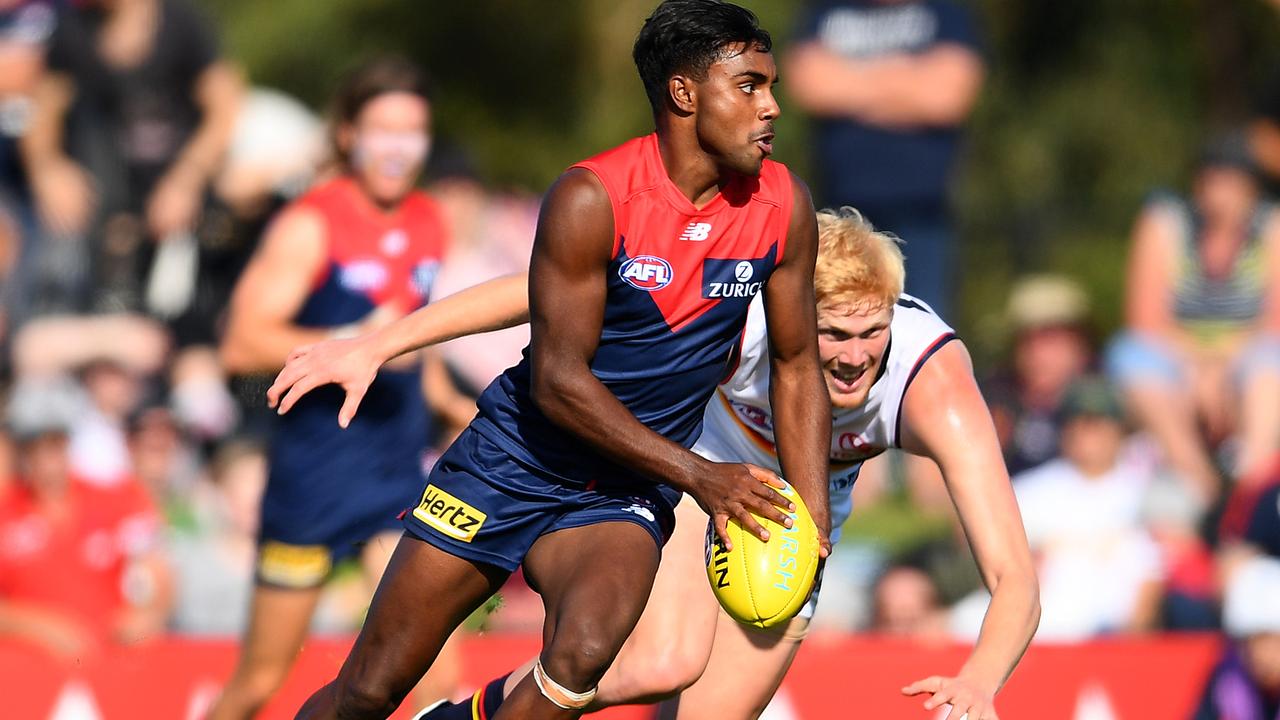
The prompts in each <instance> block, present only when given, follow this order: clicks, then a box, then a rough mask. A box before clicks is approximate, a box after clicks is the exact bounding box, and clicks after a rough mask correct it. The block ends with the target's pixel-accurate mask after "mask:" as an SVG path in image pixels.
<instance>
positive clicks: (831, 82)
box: [783, 0, 983, 317]
mask: <svg viewBox="0 0 1280 720" xmlns="http://www.w3.org/2000/svg"><path fill="white" fill-rule="evenodd" d="M785 61H786V63H785V64H786V67H785V70H784V73H783V74H784V76H785V77H786V78H787V89H788V91H789V92H790V94H791V97H792V99H793V100H794V101H795V103H796V105H797V106H799V107H800V108H801V109H802V110H805V111H806V112H808V113H810V114H811V115H813V116H815V117H816V119H817V128H816V129H817V132H816V136H815V139H814V144H813V148H814V151H815V160H816V162H815V167H816V169H817V174H818V180H819V187H820V189H821V192H820V193H819V194H820V196H821V197H824V198H825V201H824V203H823V204H825V205H829V206H835V207H839V206H842V205H852V206H853V207H856V208H858V209H859V210H861V211H862V214H863V215H864V216H865V217H866V218H867V219H868V220H870V221H871V222H872V223H874V224H875V225H876V227H878V228H881V229H883V230H887V231H889V232H892V233H894V234H896V235H898V236H899V237H901V238H903V239H905V240H906V241H907V244H906V256H907V262H908V265H909V266H910V268H911V272H910V273H908V275H907V292H908V293H910V294H912V295H914V296H916V297H918V298H921V299H923V300H925V301H926V302H928V303H929V304H930V305H932V306H933V308H934V310H936V311H937V312H938V313H939V314H940V315H942V316H943V317H952V316H954V313H953V312H951V302H952V300H953V294H954V291H955V288H954V285H955V279H956V278H955V276H954V269H955V266H956V252H955V248H954V247H953V244H954V241H953V238H952V235H951V228H950V223H949V221H948V217H947V215H948V209H947V186H948V181H949V177H950V174H951V169H952V165H953V161H954V159H955V156H956V151H957V149H958V147H959V143H960V127H961V125H963V124H964V121H965V119H966V118H967V117H968V115H969V112H970V110H972V108H973V104H974V101H975V100H976V98H977V96H978V92H979V90H980V88H981V85H982V76H983V63H982V58H981V56H980V49H979V41H978V36H977V30H976V28H975V27H974V22H973V18H971V17H970V15H969V13H968V12H967V11H966V10H965V9H964V8H963V7H962V6H960V5H957V4H954V3H952V2H951V1H950V0H820V1H818V2H816V3H815V4H814V6H813V7H812V8H810V11H809V13H808V15H807V19H806V21H805V23H804V26H803V30H802V32H801V35H800V38H799V40H798V42H797V44H796V46H795V47H794V49H793V50H792V51H791V52H789V53H788V54H787V56H786V58H785Z"/></svg>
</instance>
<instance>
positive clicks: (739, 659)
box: [658, 612, 809, 720]
mask: <svg viewBox="0 0 1280 720" xmlns="http://www.w3.org/2000/svg"><path fill="white" fill-rule="evenodd" d="M808 627H809V621H808V619H805V618H793V619H792V620H791V622H790V623H789V624H788V625H787V627H786V628H785V629H783V628H777V629H770V630H760V629H758V628H751V627H747V626H745V625H740V624H739V623H737V622H735V621H734V620H733V618H730V617H729V616H728V615H726V614H725V613H723V612H721V613H719V620H718V621H717V628H716V637H715V644H714V646H713V647H712V650H711V661H710V662H709V663H708V664H707V669H706V672H704V673H703V674H702V677H701V678H699V679H698V681H697V682H695V683H694V684H693V685H692V686H691V687H689V688H688V689H687V690H685V691H684V692H682V693H680V695H679V697H677V698H675V699H673V700H669V701H667V702H665V703H663V704H662V708H661V710H659V714H658V716H659V717H660V718H664V719H666V718H674V720H755V718H757V717H759V716H760V713H762V712H764V709H765V707H766V706H768V704H769V701H770V700H771V699H772V698H773V695H774V693H776V692H777V691H778V686H780V685H781V684H782V678H783V677H785V676H786V674H787V669H788V668H790V667H791V661H792V660H794V659H795V657H796V652H797V651H798V650H799V649H800V643H801V641H802V640H803V639H804V635H805V632H806V631H807V630H808Z"/></svg>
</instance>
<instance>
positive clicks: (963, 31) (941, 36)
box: [932, 1, 985, 55]
mask: <svg viewBox="0 0 1280 720" xmlns="http://www.w3.org/2000/svg"><path fill="white" fill-rule="evenodd" d="M932 5H933V10H934V12H935V13H936V15H937V18H938V34H937V36H936V37H937V39H936V40H935V42H937V43H955V44H957V45H963V46H965V47H967V48H970V49H972V50H973V51H974V52H976V53H978V54H979V55H982V54H984V50H985V48H984V46H983V43H982V35H981V33H979V32H978V23H977V20H976V19H975V18H974V16H973V13H972V12H971V11H970V10H969V8H968V7H965V6H963V5H958V4H956V3H953V2H945V1H944V2H935V3H932Z"/></svg>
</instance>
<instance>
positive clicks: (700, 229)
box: [680, 222, 711, 242]
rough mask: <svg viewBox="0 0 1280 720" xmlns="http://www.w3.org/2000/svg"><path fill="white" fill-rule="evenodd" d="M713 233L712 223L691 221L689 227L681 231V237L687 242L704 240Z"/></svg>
mask: <svg viewBox="0 0 1280 720" xmlns="http://www.w3.org/2000/svg"><path fill="white" fill-rule="evenodd" d="M710 235H711V223H704V222H691V223H689V227H687V228H685V229H684V232H682V233H680V239H681V240H684V241H686V242H702V241H703V240H706V239H707V237H708V236H710Z"/></svg>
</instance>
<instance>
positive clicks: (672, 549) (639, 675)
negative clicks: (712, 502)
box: [600, 497, 720, 704]
mask: <svg viewBox="0 0 1280 720" xmlns="http://www.w3.org/2000/svg"><path fill="white" fill-rule="evenodd" d="M706 527H707V515H706V513H704V512H702V509H701V508H699V507H698V504H697V503H696V502H694V501H693V500H692V499H691V498H688V497H686V498H684V499H683V500H682V501H681V502H680V504H679V505H678V506H677V507H676V527H675V531H674V532H673V533H672V535H671V539H670V540H669V541H668V542H667V545H666V547H665V548H663V551H662V561H661V563H660V564H659V566H658V574H657V577H656V578H655V579H654V583H653V590H652V592H650V593H649V601H648V603H647V604H646V605H645V608H644V612H643V613H642V614H641V615H640V621H639V622H638V623H637V624H636V627H635V629H634V630H633V631H632V632H631V636H630V637H629V638H627V641H626V643H625V644H624V645H623V647H622V650H621V652H619V653H618V658H617V660H616V661H615V662H614V664H613V666H612V667H611V668H610V669H609V671H608V673H606V674H605V677H604V679H603V680H602V681H601V683H600V695H601V696H602V697H601V700H602V701H603V702H607V703H610V704H615V703H621V702H634V701H639V700H643V699H646V698H647V697H648V696H650V695H651V694H655V693H656V694H658V695H662V694H665V693H666V692H671V691H675V690H678V689H680V688H681V687H686V686H688V685H689V684H690V683H692V682H693V681H694V680H697V678H698V676H699V675H700V674H701V673H702V669H703V668H704V667H706V664H707V658H708V657H709V656H710V655H711V641H712V639H713V638H714V637H715V632H716V615H717V614H718V613H719V611H720V606H719V604H717V603H716V599H715V596H714V595H712V594H711V585H710V583H708V582H707V568H706V562H705V545H706Z"/></svg>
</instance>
